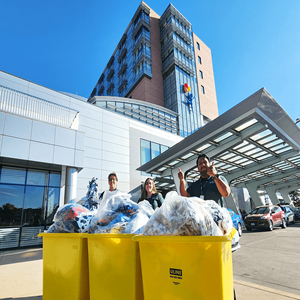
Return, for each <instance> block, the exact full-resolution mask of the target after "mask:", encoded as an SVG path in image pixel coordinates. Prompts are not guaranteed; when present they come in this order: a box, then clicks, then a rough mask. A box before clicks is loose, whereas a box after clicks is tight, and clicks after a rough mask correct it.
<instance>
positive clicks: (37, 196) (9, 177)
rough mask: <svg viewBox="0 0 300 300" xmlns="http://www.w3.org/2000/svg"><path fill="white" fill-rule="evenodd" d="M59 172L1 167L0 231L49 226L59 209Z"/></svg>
mask: <svg viewBox="0 0 300 300" xmlns="http://www.w3.org/2000/svg"><path fill="white" fill-rule="evenodd" d="M60 181H61V175H60V173H58V172H49V171H44V170H36V169H26V168H15V167H6V166H2V168H1V169H0V228H10V227H37V226H46V225H50V224H51V223H52V222H53V217H54V214H55V213H56V211H57V209H58V206H59V194H60Z"/></svg>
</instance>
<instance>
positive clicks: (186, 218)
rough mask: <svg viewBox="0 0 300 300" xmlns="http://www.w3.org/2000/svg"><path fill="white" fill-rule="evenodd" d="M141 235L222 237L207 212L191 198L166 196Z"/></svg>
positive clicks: (173, 194) (170, 194) (174, 193)
mask: <svg viewBox="0 0 300 300" xmlns="http://www.w3.org/2000/svg"><path fill="white" fill-rule="evenodd" d="M143 235H207V236H210V235H214V236H220V235H222V232H221V230H220V229H219V228H218V226H217V225H216V223H215V222H214V221H213V218H212V216H211V215H210V214H209V212H208V211H207V210H206V209H205V208H204V207H203V206H201V205H199V203H197V202H196V201H194V200H193V199H191V198H186V197H181V196H178V194H177V193H176V192H170V193H168V194H167V196H166V199H165V201H164V203H163V205H162V206H161V207H160V208H158V209H156V210H155V212H154V214H153V215H152V217H151V218H150V220H149V221H148V223H147V224H146V225H145V228H144V230H143Z"/></svg>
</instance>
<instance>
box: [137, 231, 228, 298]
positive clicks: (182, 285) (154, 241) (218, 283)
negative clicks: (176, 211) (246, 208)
mask: <svg viewBox="0 0 300 300" xmlns="http://www.w3.org/2000/svg"><path fill="white" fill-rule="evenodd" d="M133 240H134V241H138V242H139V247H140V253H141V266H142V275H143V289H144V299H145V300H153V299H157V300H169V299H172V300H184V299H186V300H190V299H193V300H197V299H199V300H200V299H201V300H212V299H217V300H222V299H224V300H225V299H226V300H227V299H228V300H232V299H233V272H232V255H231V240H230V238H229V237H227V236H221V237H219V236H216V237H215V236H135V237H134V238H133Z"/></svg>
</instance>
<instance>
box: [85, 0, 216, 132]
mask: <svg viewBox="0 0 300 300" xmlns="http://www.w3.org/2000/svg"><path fill="white" fill-rule="evenodd" d="M101 96H105V98H106V99H107V96H114V98H115V97H123V98H132V99H136V100H140V101H144V102H146V103H147V105H146V103H145V105H146V107H148V108H146V109H145V106H143V107H144V108H143V110H144V111H140V112H138V111H139V107H138V104H137V103H135V104H132V105H135V106H134V107H133V106H131V108H129V109H128V107H129V106H130V104H129V103H128V101H127V103H126V101H125V102H123V103H121V102H120V101H119V102H118V103H117V102H114V101H113V100H112V102H111V103H110V104H109V103H108V102H107V101H106V102H105V104H104V103H103V102H101ZM128 100H129V99H128ZM88 101H89V102H91V103H94V104H96V105H101V106H102V107H104V108H109V109H115V111H116V112H119V113H122V114H124V115H128V116H131V117H132V116H133V114H134V118H139V115H140V120H141V121H144V122H145V123H149V124H151V125H153V126H156V127H160V128H161V126H165V127H164V128H165V130H167V131H170V132H173V133H175V132H174V128H173V129H171V128H170V126H169V124H168V122H166V120H168V119H171V121H172V118H176V122H177V127H176V128H177V129H176V133H177V134H179V135H180V136H183V137H185V136H188V135H190V134H191V133H193V132H194V131H196V130H197V129H198V128H200V127H202V126H203V125H205V124H206V123H207V122H209V121H210V120H212V119H214V118H216V117H217V116H218V107H217V97H216V90H215V82H214V73H213V66H212V57H211V51H210V49H209V48H208V47H207V46H206V45H205V44H204V43H203V42H202V41H201V40H200V39H199V38H198V37H197V36H196V34H195V33H194V32H193V30H192V24H191V23H190V22H189V21H188V20H187V19H186V18H185V17H184V16H183V15H182V14H181V13H180V12H179V11H178V10H177V9H176V8H175V7H174V6H173V5H172V4H169V5H168V7H167V8H166V10H165V12H164V13H163V14H162V16H159V15H158V14H157V13H156V12H155V11H154V10H152V9H151V8H150V7H149V6H148V5H147V4H146V3H145V2H143V1H142V2H141V4H140V5H139V7H138V9H137V11H136V12H135V14H134V16H133V18H132V20H131V22H130V23H129V25H128V27H127V29H126V30H125V32H124V34H123V36H122V38H121V40H120V41H119V43H118V45H117V47H116V49H115V51H114V53H113V54H112V56H111V58H110V60H109V61H108V63H107V65H106V67H105V69H104V71H103V73H102V74H101V76H100V78H99V80H98V81H97V84H96V86H95V88H94V89H93V91H92V93H91V95H90V97H89V100H88ZM113 103H114V104H113ZM153 105H154V106H153ZM121 106H122V107H121ZM113 107H115V108H113ZM151 107H152V108H151ZM157 107H164V108H165V110H164V111H161V110H160V111H157ZM166 109H167V110H166ZM134 110H135V113H134V112H133V111H134ZM126 112H127V113H126ZM172 112H174V113H175V114H174V113H172ZM145 114H147V116H146V119H145ZM161 119H163V121H161ZM164 122H166V123H165V125H163V123H164Z"/></svg>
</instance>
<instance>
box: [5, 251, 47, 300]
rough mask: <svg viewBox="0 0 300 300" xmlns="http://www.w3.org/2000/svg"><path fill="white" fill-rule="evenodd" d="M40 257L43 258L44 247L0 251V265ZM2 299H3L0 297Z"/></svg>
mask: <svg viewBox="0 0 300 300" xmlns="http://www.w3.org/2000/svg"><path fill="white" fill-rule="evenodd" d="M39 259H43V249H42V248H37V249H29V250H28V249H25V250H15V251H0V266H3V265H7V264H15V263H20V262H26V261H33V260H39ZM11 299H12V298H11ZM24 299H25V298H24ZM0 300H2V299H1V298H0Z"/></svg>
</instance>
